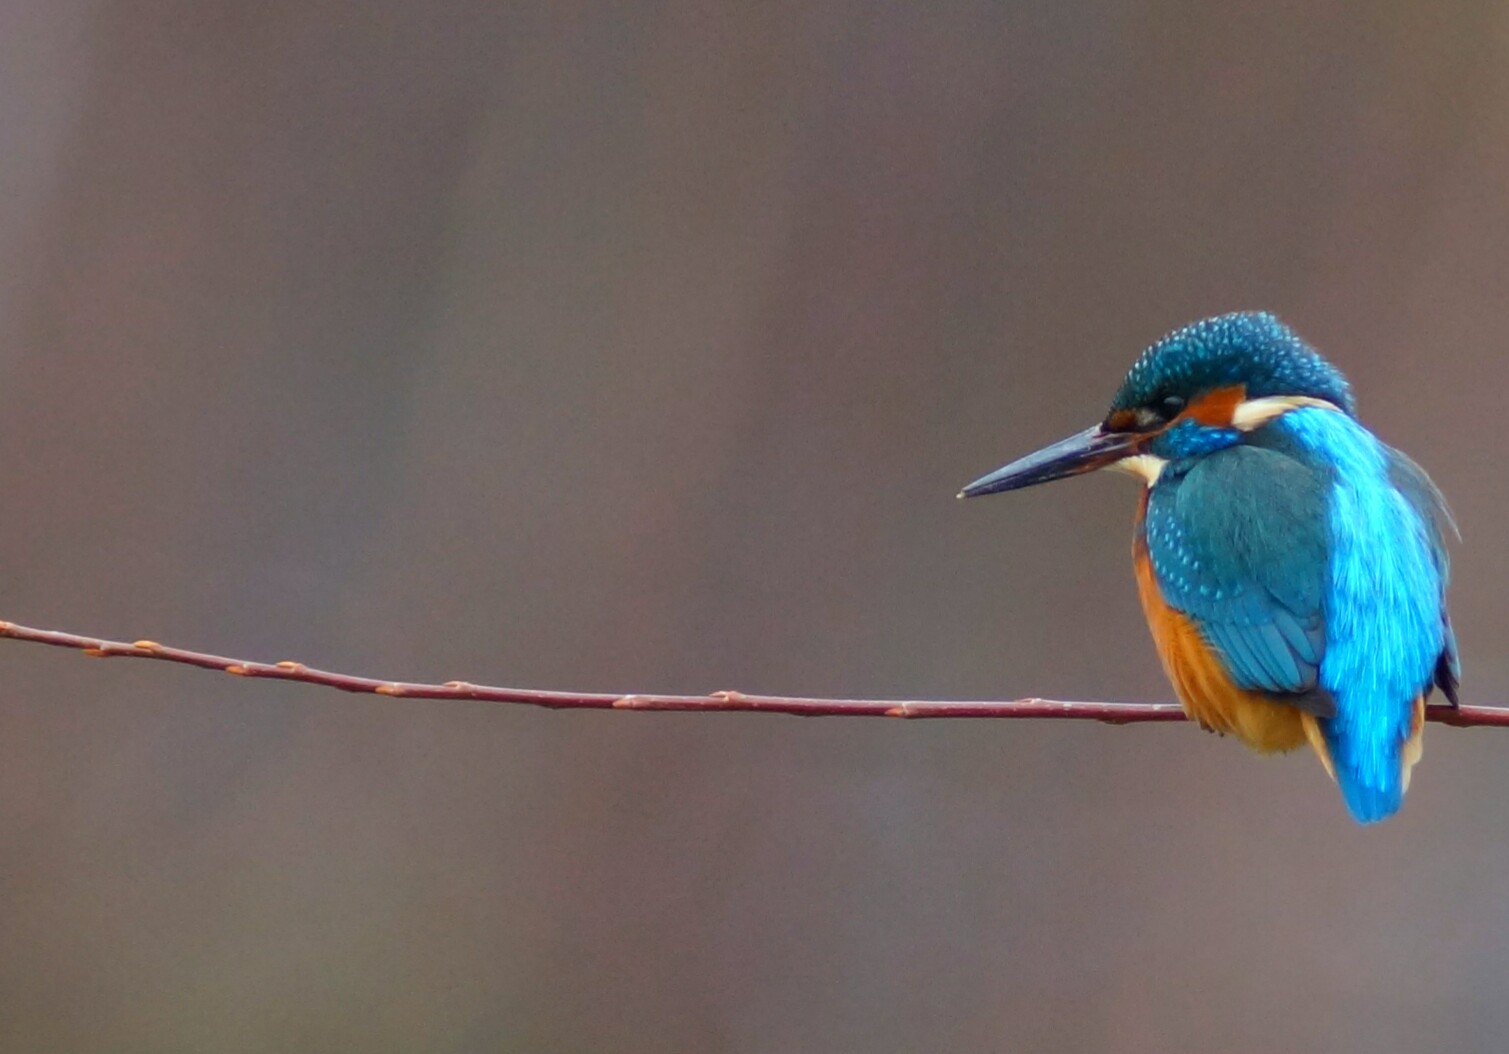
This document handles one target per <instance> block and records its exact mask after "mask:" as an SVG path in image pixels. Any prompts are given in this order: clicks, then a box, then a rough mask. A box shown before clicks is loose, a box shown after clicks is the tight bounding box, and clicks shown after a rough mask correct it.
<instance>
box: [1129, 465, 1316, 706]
mask: <svg viewBox="0 0 1509 1054" xmlns="http://www.w3.org/2000/svg"><path fill="white" fill-rule="evenodd" d="M1327 507H1328V505H1327V479H1326V477H1325V475H1324V473H1323V471H1322V470H1320V469H1317V468H1315V467H1312V466H1309V465H1306V464H1305V463H1303V462H1302V461H1300V460H1298V459H1297V458H1295V457H1292V456H1290V455H1289V454H1288V453H1286V452H1281V451H1279V450H1275V449H1268V448H1266V447H1257V446H1247V445H1242V446H1234V447H1231V448H1229V449H1227V450H1223V451H1220V452H1219V453H1216V454H1212V455H1210V456H1208V457H1205V458H1202V459H1200V461H1198V462H1197V463H1196V464H1195V465H1194V467H1192V468H1191V469H1189V471H1187V472H1185V473H1184V474H1183V475H1181V476H1178V477H1177V478H1172V479H1169V480H1167V481H1164V480H1160V481H1159V483H1158V485H1157V486H1155V487H1154V488H1153V492H1152V494H1151V495H1150V497H1149V501H1148V510H1147V519H1146V522H1145V524H1144V530H1145V532H1146V539H1147V546H1148V555H1149V557H1150V558H1151V562H1152V566H1153V573H1154V576H1155V577H1156V579H1157V582H1158V586H1159V589H1160V590H1161V592H1162V594H1163V599H1164V600H1165V601H1166V602H1167V603H1168V604H1169V605H1170V606H1171V607H1173V608H1175V609H1177V610H1179V611H1181V612H1183V613H1184V614H1186V615H1187V616H1189V617H1190V619H1192V620H1193V621H1194V623H1195V625H1196V626H1197V627H1198V628H1199V630H1200V633H1201V635H1202V636H1203V637H1204V638H1205V640H1206V641H1207V643H1209V644H1210V645H1212V646H1213V647H1215V648H1216V649H1217V650H1218V651H1219V653H1220V655H1221V656H1222V658H1224V660H1225V665H1226V668H1227V671H1228V672H1229V673H1230V675H1231V677H1232V680H1233V681H1234V682H1235V684H1236V685H1237V687H1239V688H1244V689H1247V690H1249V691H1262V692H1271V693H1275V694H1281V695H1285V696H1289V697H1290V698H1289V699H1288V700H1287V701H1289V702H1290V703H1292V704H1293V705H1294V706H1297V707H1299V708H1301V709H1303V710H1307V711H1309V712H1311V713H1314V714H1316V715H1317V716H1320V717H1331V716H1334V714H1335V712H1336V704H1335V701H1334V700H1333V699H1332V698H1331V696H1330V694H1329V693H1327V692H1326V691H1325V689H1324V688H1322V687H1321V686H1320V684H1319V674H1320V663H1321V658H1322V656H1323V655H1324V653H1325V648H1326V630H1325V619H1324V609H1323V603H1324V591H1325V583H1326V574H1327V568H1328V565H1329V545H1330V542H1329V537H1330V534H1329V529H1328V526H1327Z"/></svg>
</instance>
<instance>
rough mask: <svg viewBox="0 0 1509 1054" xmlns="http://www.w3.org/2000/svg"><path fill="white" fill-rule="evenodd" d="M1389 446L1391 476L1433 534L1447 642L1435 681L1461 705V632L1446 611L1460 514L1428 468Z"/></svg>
mask: <svg viewBox="0 0 1509 1054" xmlns="http://www.w3.org/2000/svg"><path fill="white" fill-rule="evenodd" d="M1387 449H1388V459H1389V478H1390V480H1391V481H1392V482H1393V484H1394V486H1395V487H1397V488H1398V490H1399V493H1400V494H1402V495H1404V500H1405V501H1407V502H1409V503H1410V505H1411V506H1413V507H1414V510H1415V513H1416V514H1417V515H1418V516H1419V517H1420V522H1421V523H1423V524H1424V525H1425V530H1426V532H1427V534H1428V535H1429V540H1430V550H1431V556H1432V558H1433V559H1434V560H1435V563H1436V573H1437V575H1438V576H1439V577H1440V579H1441V627H1442V636H1443V638H1444V640H1445V646H1444V647H1443V648H1442V649H1441V657H1440V659H1438V660H1437V662H1436V669H1435V674H1434V680H1435V683H1436V684H1437V685H1438V686H1439V687H1440V689H1441V691H1442V692H1443V693H1444V694H1445V696H1446V698H1447V699H1449V700H1450V701H1451V705H1452V706H1456V705H1457V684H1458V683H1459V682H1460V681H1461V679H1462V661H1461V659H1460V658H1458V656H1457V635H1456V633H1455V632H1454V631H1453V630H1452V628H1451V618H1450V616H1448V615H1447V613H1446V586H1447V583H1448V582H1449V581H1450V579H1451V555H1450V554H1449V553H1448V552H1447V551H1446V535H1447V534H1451V535H1453V536H1455V537H1457V538H1460V537H1461V536H1462V535H1461V532H1460V531H1459V530H1457V520H1456V517H1455V516H1453V515H1452V514H1451V508H1450V507H1449V506H1448V505H1447V504H1446V497H1445V495H1443V494H1442V493H1441V490H1440V488H1439V487H1437V486H1436V485H1435V483H1434V481H1432V480H1431V478H1430V477H1429V476H1427V475H1426V474H1425V470H1424V469H1423V468H1421V467H1420V466H1419V465H1417V464H1415V462H1414V461H1413V460H1412V459H1411V458H1410V457H1409V455H1407V454H1403V453H1401V452H1400V451H1398V450H1395V449H1393V448H1392V447H1389V448H1387Z"/></svg>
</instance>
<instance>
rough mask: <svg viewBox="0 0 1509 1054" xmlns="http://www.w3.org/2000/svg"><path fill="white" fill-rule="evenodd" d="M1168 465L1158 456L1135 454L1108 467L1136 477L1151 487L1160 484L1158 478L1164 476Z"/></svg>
mask: <svg viewBox="0 0 1509 1054" xmlns="http://www.w3.org/2000/svg"><path fill="white" fill-rule="evenodd" d="M1167 464H1168V462H1167V461H1165V460H1164V459H1163V458H1161V457H1159V456H1158V455H1157V454H1133V455H1132V456H1131V457H1124V458H1122V459H1121V460H1120V461H1117V462H1114V463H1113V464H1111V465H1110V466H1108V467H1110V468H1112V469H1114V470H1116V471H1117V472H1125V473H1126V474H1127V475H1128V476H1136V477H1137V478H1138V479H1140V480H1142V481H1143V482H1144V483H1146V484H1147V485H1148V486H1149V487H1151V486H1152V485H1153V484H1154V483H1157V482H1158V477H1159V476H1161V475H1162V474H1163V466H1164V465H1167Z"/></svg>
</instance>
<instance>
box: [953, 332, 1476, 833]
mask: <svg viewBox="0 0 1509 1054" xmlns="http://www.w3.org/2000/svg"><path fill="white" fill-rule="evenodd" d="M1098 469H1115V470H1119V471H1121V472H1123V473H1128V474H1131V475H1133V476H1135V477H1137V478H1139V479H1140V480H1141V481H1142V483H1143V487H1142V494H1141V500H1140V502H1139V504H1138V508H1137V515H1136V519H1135V525H1134V531H1133V545H1132V552H1133V567H1134V572H1135V578H1136V582H1137V591H1138V596H1139V599H1140V601H1141V605H1142V609H1143V613H1144V615H1145V616H1146V618H1147V622H1148V626H1149V628H1150V629H1151V631H1152V637H1153V642H1154V645H1155V648H1156V651H1157V653H1158V657H1159V659H1160V660H1161V663H1162V666H1163V669H1164V671H1165V673H1166V674H1167V676H1168V678H1169V680H1170V682H1171V683H1172V685H1173V688H1174V693H1175V695H1176V696H1177V697H1178V699H1179V702H1180V704H1181V705H1182V707H1183V709H1184V712H1185V714H1186V715H1187V716H1188V717H1189V718H1191V719H1192V720H1194V721H1195V722H1197V723H1198V724H1199V725H1200V726H1202V727H1203V728H1205V729H1207V730H1209V731H1213V732H1217V733H1222V734H1229V735H1231V736H1234V737H1235V738H1236V739H1238V740H1240V741H1241V742H1242V743H1244V744H1245V745H1246V746H1248V747H1250V748H1252V749H1253V750H1255V751H1257V752H1258V753H1262V754H1269V753H1277V752H1283V751H1289V750H1293V749H1295V748H1298V747H1301V746H1303V745H1305V744H1309V746H1310V747H1312V748H1313V749H1314V751H1315V753H1316V754H1317V755H1318V756H1319V758H1320V762H1321V764H1322V765H1323V766H1324V768H1325V770H1326V772H1327V773H1328V774H1329V775H1330V776H1331V778H1332V779H1333V780H1334V781H1335V783H1336V784H1337V786H1338V787H1339V788H1340V791H1341V797H1342V799H1343V801H1344V802H1345V805H1346V807H1347V809H1348V811H1349V812H1350V813H1351V815H1352V816H1353V817H1354V818H1355V819H1356V820H1357V822H1358V823H1362V824H1370V823H1374V822H1377V821H1379V820H1383V819H1386V818H1387V817H1389V816H1392V815H1393V814H1394V813H1396V812H1397V811H1398V810H1399V807H1400V805H1401V804H1402V802H1403V799H1404V793H1405V791H1406V790H1407V789H1408V787H1409V783H1410V771H1411V769H1412V768H1413V767H1414V765H1415V763H1416V762H1417V761H1419V759H1420V753H1421V735H1422V731H1423V725H1424V719H1425V705H1426V700H1427V699H1428V698H1429V697H1430V695H1431V693H1432V691H1433V690H1434V689H1437V688H1439V689H1440V690H1441V692H1442V693H1443V695H1444V697H1445V699H1446V701H1447V703H1448V704H1449V705H1451V706H1457V705H1459V704H1458V685H1459V682H1460V679H1461V662H1460V659H1459V657H1458V652H1457V643H1456V636H1455V633H1454V632H1453V629H1452V625H1451V619H1450V616H1449V615H1448V613H1447V606H1446V592H1447V585H1448V581H1449V579H1450V571H1451V568H1450V557H1449V554H1448V551H1447V547H1446V537H1447V535H1448V534H1451V535H1453V536H1458V535H1457V527H1456V522H1455V520H1454V519H1453V518H1452V514H1451V511H1450V509H1449V508H1448V506H1447V504H1446V500H1445V498H1444V497H1443V496H1442V494H1441V491H1440V490H1439V489H1438V488H1437V487H1436V485H1435V484H1434V483H1433V482H1432V481H1431V479H1430V477H1429V476H1428V475H1426V473H1425V471H1424V470H1423V469H1422V468H1420V466H1419V465H1417V464H1416V463H1415V462H1414V461H1412V460H1411V459H1410V458H1409V457H1408V456H1406V455H1405V454H1403V453H1401V452H1399V451H1398V450H1395V449H1393V448H1392V447H1390V446H1388V445H1387V444H1385V443H1384V442H1383V441H1382V440H1380V439H1379V438H1377V437H1376V436H1375V435H1374V434H1373V433H1372V432H1371V431H1369V430H1368V429H1367V428H1366V427H1365V426H1364V425H1363V424H1362V423H1361V421H1360V420H1359V419H1358V416H1357V405H1356V400H1355V398H1354V396H1353V393H1352V388H1351V385H1350V384H1349V382H1348V381H1347V379H1346V377H1345V376H1343V374H1342V373H1341V371H1340V370H1338V369H1337V368H1336V367H1335V366H1333V365H1332V364H1331V363H1330V362H1328V361H1327V360H1326V359H1325V358H1323V357H1322V356H1321V354H1320V353H1319V352H1318V351H1316V350H1315V349H1314V348H1313V347H1312V346H1311V345H1310V344H1308V343H1307V342H1306V341H1305V340H1303V339H1302V338H1301V337H1300V336H1299V335H1297V334H1296V333H1295V332H1294V331H1293V330H1292V329H1290V328H1289V326H1287V325H1286V324H1285V323H1283V322H1282V321H1280V320H1279V319H1278V318H1277V317H1276V316H1275V315H1273V314H1271V313H1268V312H1261V311H1244V312H1235V313H1231V314H1224V315H1217V316H1214V317H1211V318H1206V319H1203V320H1201V321H1198V322H1193V323H1191V324H1189V325H1186V326H1184V327H1182V328H1180V329H1177V330H1174V331H1173V332H1171V333H1169V334H1168V335H1167V336H1165V337H1163V338H1162V339H1160V340H1158V341H1156V342H1154V343H1153V344H1151V345H1150V346H1148V347H1147V348H1146V349H1145V350H1144V351H1143V352H1142V353H1141V355H1139V356H1138V358H1137V360H1136V361H1135V363H1134V364H1133V365H1132V367H1131V369H1130V371H1129V372H1128V373H1127V375H1126V378H1125V380H1123V382H1122V384H1121V387H1120V388H1119V389H1118V390H1117V392H1116V394H1115V396H1114V398H1113V399H1112V400H1111V406H1110V410H1109V411H1108V412H1107V414H1106V416H1105V418H1104V419H1103V420H1102V421H1101V422H1100V423H1099V424H1097V425H1094V426H1092V427H1090V428H1088V429H1086V430H1084V431H1082V432H1079V433H1078V434H1076V435H1073V436H1071V437H1069V438H1068V439H1065V440H1062V441H1061V442H1058V443H1054V444H1052V445H1051V446H1047V447H1044V448H1043V449H1041V450H1038V451H1036V452H1035V453H1032V454H1028V455H1027V456H1026V457H1023V458H1020V459H1018V460H1016V461H1013V462H1011V463H1010V464H1008V465H1006V466H1004V467H1002V468H999V469H997V470H996V471H994V472H991V473H989V474H988V475H985V476H982V477H981V478H980V479H978V480H976V481H975V482H973V483H971V484H969V485H968V486H967V487H965V488H964V489H963V491H961V492H960V494H959V497H961V498H964V497H976V496H979V495H984V494H996V493H1001V492H1005V491H1012V490H1019V489H1021V488H1023V487H1030V486H1034V485H1036V484H1039V483H1047V482H1049V481H1051V480H1058V479H1064V478H1067V477H1070V476H1077V475H1081V474H1084V473H1088V472H1093V471H1096V470H1098Z"/></svg>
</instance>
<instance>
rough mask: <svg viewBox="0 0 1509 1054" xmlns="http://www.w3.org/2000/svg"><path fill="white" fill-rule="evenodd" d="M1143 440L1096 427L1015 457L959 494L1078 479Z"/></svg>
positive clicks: (1133, 450) (1129, 451) (1117, 458)
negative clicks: (1016, 458) (1009, 462)
mask: <svg viewBox="0 0 1509 1054" xmlns="http://www.w3.org/2000/svg"><path fill="white" fill-rule="evenodd" d="M1144 438H1145V437H1144V436H1143V435H1142V434H1140V433H1137V432H1107V431H1106V430H1105V429H1104V428H1102V427H1101V426H1100V425H1096V426H1095V427H1094V428H1086V429H1085V430H1084V431H1083V432H1080V433H1079V434H1078V435H1072V436H1070V437H1069V438H1068V439H1064V440H1061V441H1059V442H1057V443H1054V444H1053V445H1052V446H1048V447H1044V448H1043V449H1041V450H1039V451H1037V452H1035V453H1032V454H1028V455H1027V456H1026V457H1024V458H1019V459H1018V460H1016V461H1013V462H1012V463H1011V464H1009V465H1007V466H1005V467H1004V468H998V469H996V470H995V471H994V472H992V473H991V474H990V475H988V476H981V477H980V478H979V479H977V480H975V481H974V482H973V483H971V484H970V485H969V486H967V487H965V488H964V489H963V490H961V491H960V492H959V497H961V498H977V497H979V496H980V495H981V494H999V493H1000V492H1001V491H1005V490H1021V489H1022V488H1023V487H1031V486H1033V485H1034V484H1038V483H1047V482H1049V481H1050V480H1055V479H1065V478H1067V477H1069V476H1078V475H1080V474H1081V473H1084V472H1094V471H1095V470H1096V469H1098V468H1105V467H1106V466H1107V465H1111V464H1114V463H1115V462H1117V461H1120V460H1121V459H1122V458H1124V457H1127V456H1129V455H1131V454H1133V453H1136V449H1137V444H1138V443H1139V441H1141V440H1142V439H1144Z"/></svg>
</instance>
